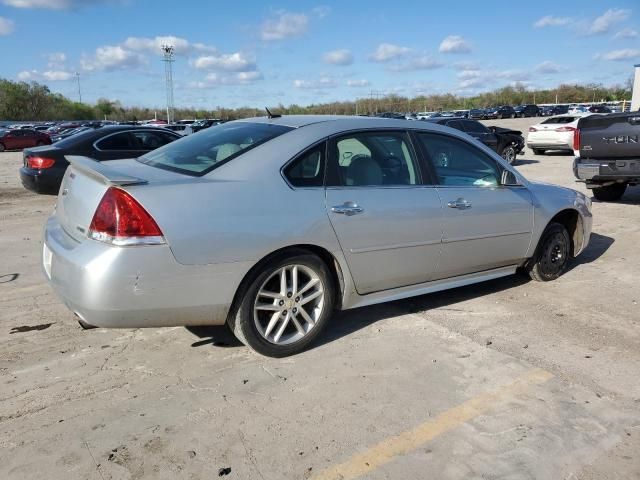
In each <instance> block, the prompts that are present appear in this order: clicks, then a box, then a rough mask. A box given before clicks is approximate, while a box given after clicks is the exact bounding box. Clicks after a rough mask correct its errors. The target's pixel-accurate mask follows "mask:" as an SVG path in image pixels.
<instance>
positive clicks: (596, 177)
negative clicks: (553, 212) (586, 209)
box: [573, 157, 640, 184]
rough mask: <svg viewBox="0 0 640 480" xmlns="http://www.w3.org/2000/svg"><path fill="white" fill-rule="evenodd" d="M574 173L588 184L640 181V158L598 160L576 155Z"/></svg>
mask: <svg viewBox="0 0 640 480" xmlns="http://www.w3.org/2000/svg"><path fill="white" fill-rule="evenodd" d="M573 174H574V175H575V177H576V178H577V179H578V180H579V181H583V182H587V184H589V183H597V184H603V183H607V182H620V181H625V182H629V183H640V159H628V160H601V161H598V160H591V159H581V158H580V157H576V158H575V159H574V161H573Z"/></svg>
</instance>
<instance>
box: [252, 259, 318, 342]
mask: <svg viewBox="0 0 640 480" xmlns="http://www.w3.org/2000/svg"><path fill="white" fill-rule="evenodd" d="M324 306H325V288H324V285H323V284H322V280H321V278H320V276H319V275H318V274H317V273H316V272H315V271H314V270H313V269H311V268H309V267H307V266H305V265H299V264H293V265H285V266H283V267H280V268H279V269H278V270H276V271H275V272H274V273H272V274H271V275H270V276H269V277H268V278H267V279H266V280H265V281H264V283H263V284H262V285H261V286H260V288H259V290H258V293H257V295H256V298H255V301H254V305H253V320H254V322H255V326H256V328H257V330H258V332H259V333H260V335H261V336H262V337H263V338H264V339H265V340H267V341H268V342H270V343H273V344H276V345H288V344H291V343H294V342H297V341H299V340H301V339H302V338H303V337H305V336H306V335H307V334H308V333H309V332H310V331H311V330H312V329H313V328H314V327H315V326H316V324H317V322H318V320H319V319H320V317H321V316H322V313H323V310H324Z"/></svg>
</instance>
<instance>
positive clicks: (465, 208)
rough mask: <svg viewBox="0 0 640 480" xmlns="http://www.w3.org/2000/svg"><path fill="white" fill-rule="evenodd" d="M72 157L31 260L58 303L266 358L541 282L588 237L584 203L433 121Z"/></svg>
mask: <svg viewBox="0 0 640 480" xmlns="http://www.w3.org/2000/svg"><path fill="white" fill-rule="evenodd" d="M414 146H415V148H414ZM70 159H71V167H70V168H69V169H68V171H67V174H66V175H65V177H64V180H63V184H62V187H61V194H60V196H59V197H58V201H57V208H56V210H55V212H54V213H53V214H52V216H51V217H50V218H49V220H48V221H47V224H46V227H45V230H44V246H43V255H42V262H43V267H44V272H45V274H46V276H47V278H48V280H49V283H50V285H51V286H52V287H53V288H54V289H55V291H56V292H57V294H58V295H59V296H60V297H61V298H62V299H63V301H64V303H65V305H67V306H68V307H69V308H70V309H71V310H72V311H73V312H75V313H76V314H77V315H78V316H79V317H80V318H81V319H82V320H83V322H84V323H85V324H89V325H96V326H102V327H126V328H128V327H159V326H168V325H221V324H224V323H228V324H229V326H230V328H231V330H232V331H233V332H234V333H235V334H236V336H237V337H238V338H239V339H240V340H241V341H243V342H245V343H246V344H247V345H249V346H250V347H251V348H253V349H254V350H256V351H257V352H260V353H262V354H264V355H270V356H274V357H281V356H286V355H291V354H294V353H296V352H299V351H300V350H302V349H303V348H305V347H306V346H307V345H309V343H310V342H312V341H313V340H314V338H316V337H317V336H318V335H319V334H320V333H321V332H322V330H323V328H325V327H326V325H327V323H328V322H329V320H330V318H331V316H332V315H333V312H334V310H336V309H338V310H346V309H350V308H355V307H360V306H364V305H371V304H375V303H380V302H385V301H389V300H397V299H401V298H406V297H410V296H414V295H422V294H425V293H429V292H434V291H438V290H444V289H447V288H452V287H460V286H463V285H469V284H472V283H476V282H480V281H484V280H488V279H494V278H498V277H502V276H506V275H510V274H513V273H515V272H516V271H517V269H518V268H523V269H525V270H527V271H528V272H529V274H530V275H531V277H532V278H533V279H535V280H541V281H548V280H553V279H555V278H558V277H559V276H560V275H561V274H562V273H563V272H564V271H565V270H566V268H567V266H568V265H569V262H570V259H571V258H572V257H573V256H575V255H578V254H580V252H582V251H583V249H584V248H585V247H586V246H587V244H588V242H589V236H590V232H591V224H592V217H591V211H590V205H591V203H590V201H589V199H588V198H587V197H586V196H584V195H583V194H582V193H579V192H576V191H574V190H570V189H568V188H564V187H556V186H552V185H548V184H542V183H536V182H531V181H528V180H527V179H525V178H524V177H523V176H522V175H521V174H520V173H519V172H518V171H517V170H515V169H514V168H512V167H511V166H510V165H508V164H507V163H506V162H504V160H503V159H502V158H501V157H500V156H499V155H497V154H495V153H494V152H492V151H491V150H489V149H487V148H486V147H484V146H482V145H480V144H479V143H478V142H476V141H475V140H472V139H471V138H469V136H468V135H466V134H464V133H462V132H458V131H456V130H454V129H449V128H444V127H442V126H440V125H435V124H433V123H430V122H407V121H406V120H403V121H398V120H391V119H381V118H363V117H322V116H310V115H309V116H291V117H279V118H273V117H271V118H266V117H262V118H256V119H247V120H242V121H235V122H229V123H225V124H223V125H218V126H215V127H211V128H208V129H206V130H204V131H202V132H200V133H198V134H195V135H191V136H188V137H185V138H183V139H182V140H180V141H179V142H175V143H172V144H169V145H166V146H164V147H162V148H159V149H158V150H155V151H153V152H150V153H148V154H146V155H143V156H142V157H139V158H138V159H130V160H121V161H117V162H111V163H107V162H103V163H99V162H93V161H91V160H88V159H86V158H82V157H70ZM421 186H427V187H429V188H419V187H421ZM388 187H393V188H388ZM416 187H418V188H416ZM265 199H268V201H265ZM399 213H401V214H399ZM534 219H535V220H534Z"/></svg>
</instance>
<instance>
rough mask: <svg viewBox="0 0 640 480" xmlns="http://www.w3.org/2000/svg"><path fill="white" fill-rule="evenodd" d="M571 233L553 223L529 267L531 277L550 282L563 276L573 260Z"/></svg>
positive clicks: (548, 226)
mask: <svg viewBox="0 0 640 480" xmlns="http://www.w3.org/2000/svg"><path fill="white" fill-rule="evenodd" d="M571 255H572V250H571V238H570V237H569V232H568V231H567V229H566V228H565V227H564V225H561V224H559V223H555V222H551V223H550V224H549V225H547V228H546V229H545V231H544V232H543V233H542V236H541V237H540V241H539V242H538V247H537V248H536V253H535V254H534V255H533V258H531V260H530V262H529V264H528V265H527V271H528V273H529V276H530V277H531V278H532V279H533V280H535V281H537V282H549V281H551V280H555V279H556V278H558V277H559V276H560V275H562V274H563V273H564V272H565V271H566V269H567V267H568V266H569V260H570V259H571Z"/></svg>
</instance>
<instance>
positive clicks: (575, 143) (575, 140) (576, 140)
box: [573, 128, 580, 152]
mask: <svg viewBox="0 0 640 480" xmlns="http://www.w3.org/2000/svg"><path fill="white" fill-rule="evenodd" d="M573 150H574V151H576V152H579V151H580V130H579V129H578V128H576V129H574V130H573Z"/></svg>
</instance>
